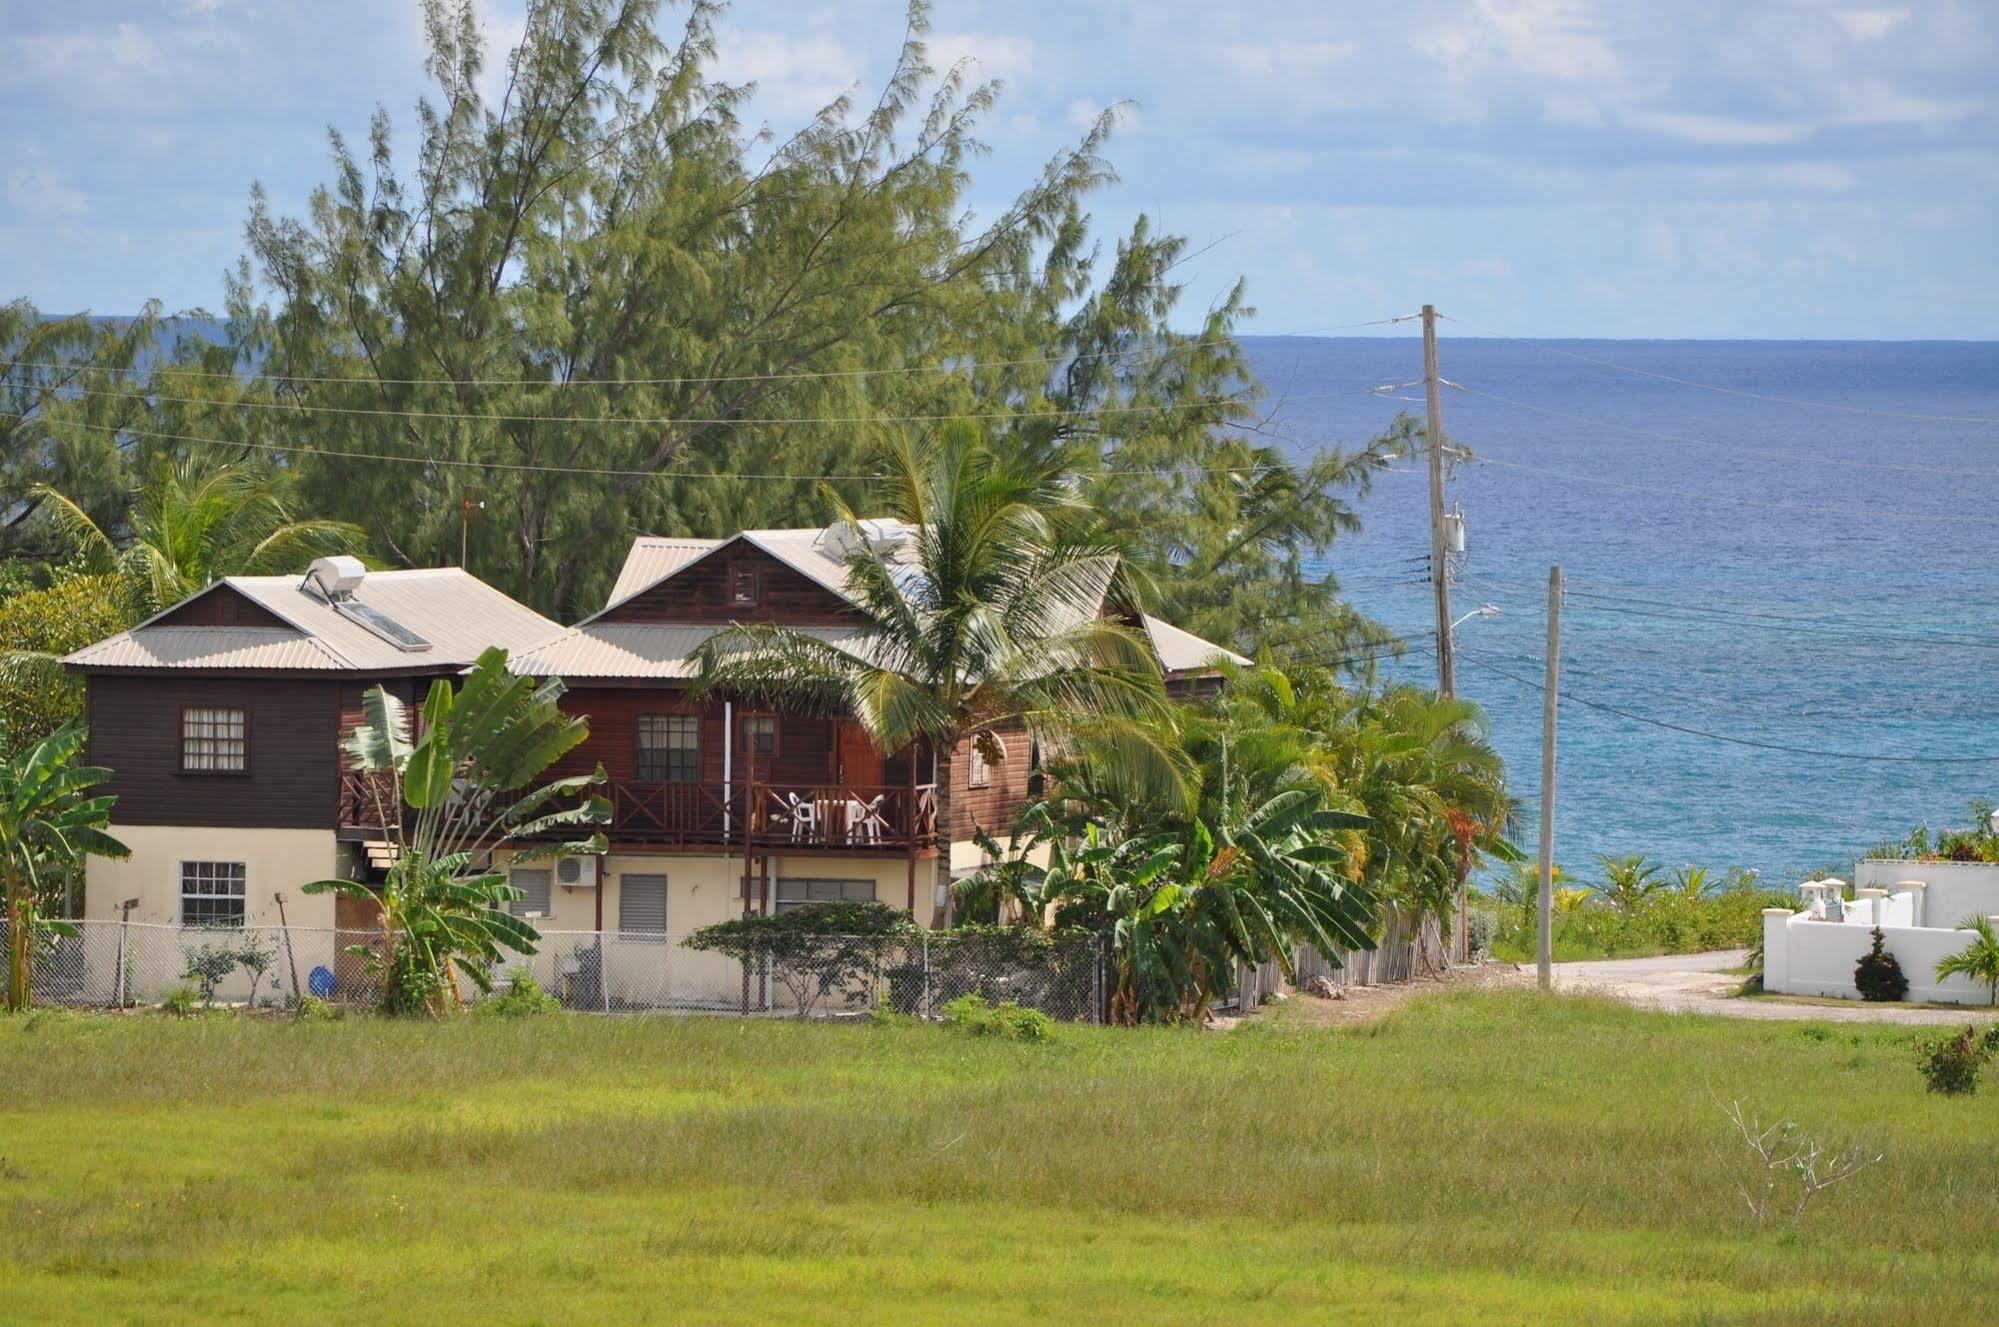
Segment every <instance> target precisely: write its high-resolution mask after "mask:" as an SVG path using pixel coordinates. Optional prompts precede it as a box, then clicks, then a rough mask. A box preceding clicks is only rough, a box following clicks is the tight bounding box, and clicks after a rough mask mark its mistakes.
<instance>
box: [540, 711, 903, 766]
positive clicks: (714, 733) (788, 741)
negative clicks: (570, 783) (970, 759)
mask: <svg viewBox="0 0 1999 1327" xmlns="http://www.w3.org/2000/svg"><path fill="white" fill-rule="evenodd" d="M561 703H562V708H563V710H564V711H566V712H568V713H570V714H579V715H582V716H583V717H584V718H586V719H588V720H589V721H590V736H589V739H588V740H586V741H585V742H584V743H583V744H582V745H580V746H578V747H577V748H576V749H575V750H574V751H571V752H570V753H569V754H568V755H567V756H565V757H563V759H562V763H561V765H560V766H559V767H558V771H557V772H559V773H561V774H585V773H588V772H589V771H590V770H592V769H593V768H595V767H596V766H597V765H598V764H600V763H601V764H602V765H603V766H604V772H605V773H606V774H607V775H609V776H610V777H611V778H613V779H620V780H629V779H634V778H636V777H637V776H638V743H637V729H638V718H639V716H640V715H642V714H695V715H699V716H700V718H701V779H702V782H704V783H707V784H711V785H713V786H714V787H717V788H719V787H721V785H722V724H723V715H722V703H721V702H720V701H692V700H689V699H688V698H687V695H686V693H685V692H683V691H677V690H659V689H652V690H644V689H623V688H612V687H587V688H578V689H576V690H574V691H571V692H569V693H567V694H566V695H564V696H563V698H562V702H561ZM744 714H745V711H744V710H742V709H741V708H738V709H737V711H736V723H737V725H738V731H737V733H736V748H735V777H736V781H737V782H738V783H741V782H744V781H746V780H747V779H748V778H749V765H748V761H747V753H746V752H745V750H744V745H743V736H742V732H741V730H740V729H741V724H742V720H743V716H744ZM777 720H778V744H777V756H776V758H775V759H761V760H759V761H757V769H756V776H757V779H758V780H759V781H760V782H764V783H828V782H831V781H833V779H834V776H835V768H834V754H833V735H834V725H835V723H837V722H838V721H837V720H833V719H821V718H809V717H806V716H804V715H797V714H780V715H778V716H777ZM895 773H896V776H897V777H898V778H907V777H908V770H907V767H906V766H904V765H902V764H901V763H900V762H896V763H895Z"/></svg>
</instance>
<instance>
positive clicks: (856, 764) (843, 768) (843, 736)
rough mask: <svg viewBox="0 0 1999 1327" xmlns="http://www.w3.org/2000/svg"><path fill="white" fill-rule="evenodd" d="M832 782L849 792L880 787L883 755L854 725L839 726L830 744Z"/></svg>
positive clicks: (858, 727)
mask: <svg viewBox="0 0 1999 1327" xmlns="http://www.w3.org/2000/svg"><path fill="white" fill-rule="evenodd" d="M833 751H834V770H833V779H834V782H836V783H839V784H842V785H844V786H845V787H848V788H879V787H881V783H882V753H881V752H879V751H877V750H876V749H875V744H874V740H873V739H872V738H870V737H869V736H868V734H867V730H866V729H864V728H862V727H861V726H860V725H859V724H857V723H842V724H841V725H840V726H839V732H838V734H837V735H836V736H835V738H834V740H833Z"/></svg>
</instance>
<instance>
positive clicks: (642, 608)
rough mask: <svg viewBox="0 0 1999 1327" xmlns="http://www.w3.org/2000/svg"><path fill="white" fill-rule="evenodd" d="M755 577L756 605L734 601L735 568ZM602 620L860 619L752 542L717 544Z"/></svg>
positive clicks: (809, 622) (828, 622)
mask: <svg viewBox="0 0 1999 1327" xmlns="http://www.w3.org/2000/svg"><path fill="white" fill-rule="evenodd" d="M738 571H743V572H746V573H750V574H753V575H754V576H755V577H756V588H757V602H756V604H755V606H753V607H752V606H750V605H745V604H738V603H737V602H735V584H736V573H737V572H738ZM600 620H601V621H605V622H692V623H727V622H784V623H790V624H793V625H796V626H838V625H841V624H843V623H848V622H857V621H859V620H860V614H859V612H858V611H857V610H856V609H855V608H854V606H853V605H852V604H849V603H848V602H847V601H846V600H845V599H842V598H841V597H840V596H839V595H837V594H835V593H833V592H832V591H831V590H829V589H827V588H826V587H825V586H823V585H821V584H820V583H819V582H817V581H815V580H813V579H812V578H811V577H809V576H807V575H805V574H804V573H802V572H799V571H797V570H795V569H793V568H792V567H790V566H788V565H786V564H785V563H783V562H781V561H779V560H778V559H776V558H774V557H772V556H771V555H770V554H768V553H766V552H764V551H763V550H762V549H760V548H757V547H756V546H755V545H753V544H747V543H736V544H730V545H728V546H726V547H724V548H721V549H718V550H716V551H715V552H713V553H711V554H709V555H708V556H707V557H704V558H702V559H701V560H700V561H698V562H694V563H690V564H689V565H688V566H686V567H684V568H683V569H681V570H680V571H679V572H676V573H675V574H674V575H672V576H669V577H668V578H667V579H665V580H663V581H661V582H660V583H659V584H657V585H655V586H653V587H652V588H651V589H649V590H646V591H643V592H642V593H639V594H636V595H634V596H632V597H631V598H630V599H628V600H626V601H625V602H624V603H622V604H619V605H618V606H617V607H616V608H613V609H611V610H610V611H609V612H607V613H605V614H604V616H603V618H602V619H600Z"/></svg>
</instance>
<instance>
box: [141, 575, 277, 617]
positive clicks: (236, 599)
mask: <svg viewBox="0 0 1999 1327" xmlns="http://www.w3.org/2000/svg"><path fill="white" fill-rule="evenodd" d="M153 625H154V626H158V627H289V626H290V625H291V623H289V622H287V621H285V620H284V619H283V618H281V617H279V616H278V615H277V614H276V613H273V612H271V610H270V609H268V608H265V607H264V606H263V605H262V604H260V603H257V602H256V601H255V600H253V599H250V598H248V597H247V596H245V595H242V594H239V593H237V592H236V591H235V590H232V589H230V588H229V587H228V586H227V585H218V586H216V587H215V588H214V589H212V590H210V591H209V592H208V593H207V594H204V595H201V596H199V597H197V598H194V599H190V600H188V601H187V602H186V603H183V604H182V605H181V606H180V607H178V608H175V609H172V610H170V611H169V612H168V613H167V614H166V616H164V617H162V618H161V619H160V620H159V621H157V622H155V623H154V624H153Z"/></svg>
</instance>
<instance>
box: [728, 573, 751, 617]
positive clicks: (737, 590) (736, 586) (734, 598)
mask: <svg viewBox="0 0 1999 1327" xmlns="http://www.w3.org/2000/svg"><path fill="white" fill-rule="evenodd" d="M729 602H730V603H732V604H734V605H735V606H736V607H738V608H754V607H756V603H757V569H756V568H755V567H737V568H735V569H733V570H732V571H731V572H730V574H729Z"/></svg>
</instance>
